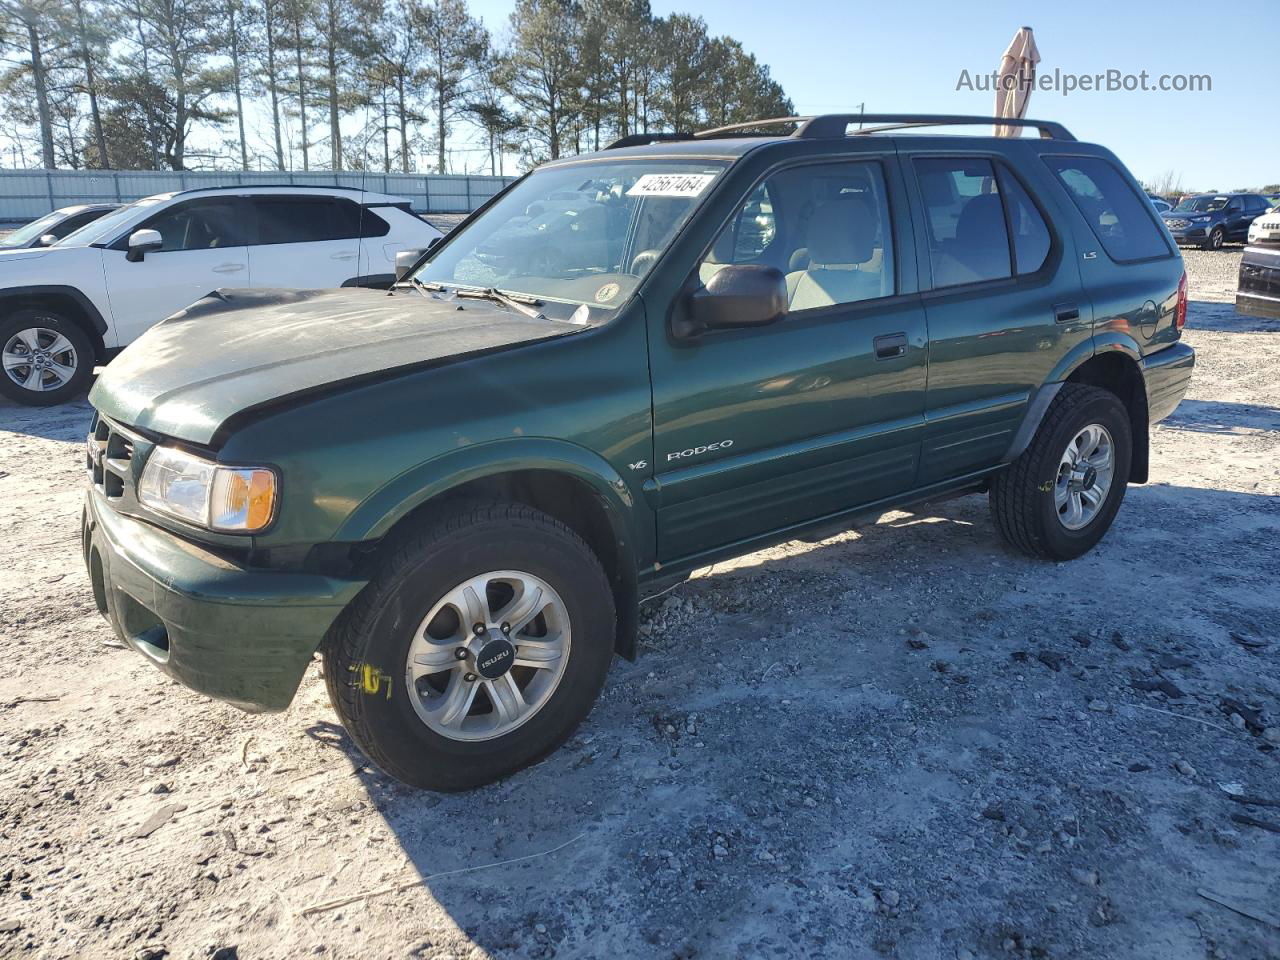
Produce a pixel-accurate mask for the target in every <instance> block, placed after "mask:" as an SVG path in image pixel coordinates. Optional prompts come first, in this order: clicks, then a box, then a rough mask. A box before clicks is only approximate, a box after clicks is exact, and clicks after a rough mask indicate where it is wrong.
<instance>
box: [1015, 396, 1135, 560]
mask: <svg viewBox="0 0 1280 960" xmlns="http://www.w3.org/2000/svg"><path fill="white" fill-rule="evenodd" d="M1132 437H1133V431H1132V429H1131V427H1130V425H1129V414H1128V411H1127V410H1126V409H1125V407H1124V405H1123V404H1122V403H1121V402H1120V399H1119V398H1118V397H1117V396H1116V395H1115V394H1113V393H1111V392H1110V391H1107V390H1103V389H1101V388H1099V387H1090V386H1085V385H1084V384H1078V383H1068V384H1065V385H1064V386H1063V387H1062V390H1061V391H1060V392H1059V393H1058V396H1057V397H1056V398H1055V399H1054V401H1053V404H1052V405H1051V406H1050V407H1049V410H1048V412H1047V413H1046V414H1045V418H1044V421H1043V422H1042V423H1041V424H1040V428H1039V429H1038V430H1037V431H1036V435H1035V437H1034V438H1033V439H1032V441H1031V445H1030V446H1029V447H1028V448H1027V449H1026V451H1024V452H1023V454H1022V455H1021V456H1019V457H1018V458H1017V459H1016V460H1014V461H1013V463H1011V464H1010V465H1009V467H1008V469H1006V470H1005V471H1004V472H1003V473H1001V474H998V475H997V476H996V477H995V479H994V480H993V481H992V483H991V516H992V518H993V520H994V521H995V525H996V529H997V530H999V531H1000V535H1001V536H1002V537H1003V538H1004V539H1005V540H1006V541H1007V542H1008V543H1009V544H1011V545H1012V546H1015V547H1017V548H1018V549H1019V550H1021V551H1023V552H1024V553H1027V554H1030V555H1031V556H1035V557H1044V558H1046V559H1050V560H1072V559H1074V558H1076V557H1078V556H1080V555H1081V554H1082V553H1085V552H1086V551H1088V550H1090V549H1092V548H1093V546H1094V544H1096V543H1097V542H1098V541H1099V540H1101V539H1102V537H1103V535H1104V534H1106V532H1107V530H1108V529H1110V527H1111V522H1112V521H1113V520H1114V519H1115V516H1116V512H1117V511H1118V510H1119V509H1120V502H1121V501H1122V500H1123V499H1124V494H1125V487H1126V484H1127V483H1128V478H1129V468H1130V464H1131V462H1132V459H1133V439H1132Z"/></svg>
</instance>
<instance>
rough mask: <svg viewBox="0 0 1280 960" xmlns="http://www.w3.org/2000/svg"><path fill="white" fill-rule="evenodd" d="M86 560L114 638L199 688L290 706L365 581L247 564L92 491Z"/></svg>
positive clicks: (238, 699) (247, 704)
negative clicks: (321, 647)
mask: <svg viewBox="0 0 1280 960" xmlns="http://www.w3.org/2000/svg"><path fill="white" fill-rule="evenodd" d="M82 525H83V528H82V531H81V533H82V542H83V548H84V559H85V565H86V566H87V567H88V569H89V579H90V581H91V583H92V584H93V595H94V600H95V601H96V602H97V604H98V609H99V610H100V611H101V612H102V614H103V616H105V617H106V618H107V620H108V622H109V623H110V624H111V626H112V628H113V629H114V630H115V632H116V635H117V636H118V637H119V638H120V639H121V640H122V641H123V642H124V643H126V644H128V645H129V646H130V647H132V648H133V649H134V650H137V651H138V652H139V653H141V654H143V655H144V656H145V657H146V658H147V659H148V660H150V661H151V662H152V663H153V664H155V665H156V666H157V667H159V668H160V669H161V670H163V671H164V672H165V673H167V674H168V675H169V676H170V677H172V678H173V679H175V680H177V681H178V682H179V683H182V684H184V685H186V686H188V687H190V688H191V689H193V690H195V691H197V692H199V693H203V694H206V695H208V696H210V697H216V698H217V699H219V700H226V701H228V702H229V703H232V704H235V705H236V706H238V707H240V708H242V709H245V710H250V711H267V710H283V709H285V708H286V707H287V706H288V705H289V702H290V701H291V700H292V699H293V695H294V693H295V692H296V691H297V689H298V684H299V683H300V682H301V680H302V675H303V673H304V672H305V671H306V669H307V664H308V662H309V661H310V660H311V657H312V655H313V654H314V653H315V651H316V648H317V647H319V645H320V641H321V639H322V638H323V637H324V635H325V632H326V631H327V630H328V629H329V627H330V625H331V624H332V623H333V621H334V620H335V619H336V618H337V616H338V614H339V613H341V612H342V609H343V608H344V607H345V606H346V605H347V604H348V603H350V602H351V600H352V599H353V598H354V597H355V595H356V594H357V593H359V592H360V590H361V588H363V587H364V585H365V582H366V581H357V580H337V579H334V578H332V577H326V576H322V575H319V574H309V573H293V572H288V571H279V570H263V569H254V568H249V567H243V566H239V565H237V564H235V563H232V562H230V561H228V560H226V559H225V558H223V557H221V556H218V555H216V554H213V553H210V552H208V551H206V550H203V549H201V548H200V547H199V546H197V545H195V544H193V543H190V542H189V541H186V540H183V539H181V538H179V537H177V536H174V535H173V534H171V533H168V532H166V531H164V530H161V529H159V528H158V527H154V526H152V525H150V524H148V523H144V522H142V521H139V520H135V519H132V518H130V517H126V516H123V515H121V514H119V513H116V512H115V511H114V510H113V509H112V508H111V507H110V505H109V504H108V503H107V502H106V499H105V497H104V496H103V494H102V493H101V492H100V491H99V490H97V489H92V488H91V489H89V490H88V491H86V495H85V510H84V514H83V521H82Z"/></svg>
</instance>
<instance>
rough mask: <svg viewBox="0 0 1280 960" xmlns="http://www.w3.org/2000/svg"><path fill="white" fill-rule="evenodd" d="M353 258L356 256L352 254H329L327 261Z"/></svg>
mask: <svg viewBox="0 0 1280 960" xmlns="http://www.w3.org/2000/svg"><path fill="white" fill-rule="evenodd" d="M355 258H356V255H355V254H354V253H331V254H329V259H330V260H354V259H355Z"/></svg>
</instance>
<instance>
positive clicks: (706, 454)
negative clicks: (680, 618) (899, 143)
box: [649, 142, 926, 562]
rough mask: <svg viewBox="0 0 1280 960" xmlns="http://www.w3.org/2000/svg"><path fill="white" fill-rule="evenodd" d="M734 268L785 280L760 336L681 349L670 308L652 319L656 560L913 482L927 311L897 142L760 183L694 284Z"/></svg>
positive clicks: (719, 335) (694, 552)
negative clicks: (779, 314) (783, 308)
mask: <svg viewBox="0 0 1280 960" xmlns="http://www.w3.org/2000/svg"><path fill="white" fill-rule="evenodd" d="M904 259H905V268H904V265H903V261H904ZM731 263H734V264H737V263H751V264H763V265H767V266H773V267H776V268H777V269H779V270H780V271H782V272H783V273H784V274H786V276H787V281H788V291H789V296H790V309H789V313H788V314H787V315H786V316H785V317H784V318H783V319H782V320H780V321H778V322H776V323H774V324H772V325H770V326H767V327H758V328H754V329H743V330H721V331H714V332H707V333H704V334H702V335H701V336H700V337H699V338H698V339H696V340H677V339H675V338H674V337H673V336H672V335H671V329H670V327H669V324H668V321H667V316H666V314H665V311H664V312H663V313H662V314H659V315H657V316H651V317H650V321H649V341H650V356H649V358H650V366H651V371H652V378H653V412H654V475H655V480H656V485H657V500H658V511H657V515H658V554H659V560H660V561H662V562H672V561H677V560H682V559H683V560H688V559H689V558H692V557H696V556H698V555H700V554H707V553H709V552H713V551H715V550H716V549H718V548H721V547H724V546H726V545H728V544H731V543H734V542H737V541H743V540H748V539H749V538H751V537H753V536H756V535H760V534H765V533H768V532H770V531H776V530H780V529H783V528H786V527H788V526H790V525H793V524H798V523H803V522H805V521H809V520H813V519H817V518H820V517H823V516H826V515H829V514H836V513H839V512H841V511H843V510H846V509H848V508H850V507H853V506H856V505H858V504H862V503H867V502H871V501H874V500H877V499H880V498H883V497H886V496H889V495H892V494H895V493H899V492H902V491H904V490H907V489H910V488H911V486H912V485H913V484H914V482H915V474H916V466H917V461H918V454H919V448H920V429H921V425H922V423H923V412H924V389H925V359H926V350H925V329H924V314H923V311H922V310H921V306H920V301H919V298H918V297H917V295H916V291H915V283H914V269H913V266H912V260H911V229H910V223H909V218H908V216H907V214H906V197H905V195H904V194H903V192H902V185H901V177H900V172H899V169H898V165H897V160H896V157H895V156H894V154H893V152H892V145H887V144H880V143H874V142H872V143H868V144H866V145H865V148H864V152H863V153H862V154H861V155H860V156H857V157H843V158H824V159H822V160H821V161H814V160H811V161H810V162H808V163H800V164H796V165H792V166H787V167H784V168H782V169H781V170H779V171H777V172H775V173H772V174H770V175H768V176H766V177H764V178H763V179H762V180H760V181H759V182H757V183H756V184H755V185H754V186H752V187H751V188H750V189H749V190H748V191H747V192H746V193H744V194H743V195H741V196H740V198H739V200H738V204H737V208H736V211H735V213H734V214H733V215H732V216H731V218H730V220H729V221H728V222H727V223H726V224H725V225H724V226H723V228H722V229H721V230H720V232H719V235H718V237H717V239H716V240H715V241H714V242H713V243H712V244H711V246H710V248H709V249H708V250H707V251H706V253H705V255H704V256H703V258H702V261H701V263H700V264H699V265H698V267H697V268H696V273H695V274H694V275H693V276H691V277H690V278H689V281H688V282H689V284H690V285H695V286H696V284H698V283H706V281H707V280H708V279H709V278H710V277H711V276H713V275H714V274H715V273H716V272H717V271H718V270H720V269H723V268H724V267H725V265H726V264H731ZM690 288H691V287H690ZM686 289H689V288H686Z"/></svg>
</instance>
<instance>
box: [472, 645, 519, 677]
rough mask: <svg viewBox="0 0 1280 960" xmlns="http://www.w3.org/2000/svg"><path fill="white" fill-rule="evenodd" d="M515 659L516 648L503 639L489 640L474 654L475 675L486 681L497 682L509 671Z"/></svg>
mask: <svg viewBox="0 0 1280 960" xmlns="http://www.w3.org/2000/svg"><path fill="white" fill-rule="evenodd" d="M515 658H516V648H515V647H513V646H512V645H511V641H510V640H507V639H506V638H505V637H498V638H497V639H495V640H490V641H489V642H488V643H486V644H485V645H484V646H483V647H481V648H480V652H479V653H478V654H476V673H478V674H480V676H482V677H484V678H485V679H486V680H497V679H498V678H499V677H500V676H502V675H503V674H504V673H506V672H507V671H508V670H510V669H511V664H512V662H513V661H514V660H515Z"/></svg>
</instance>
